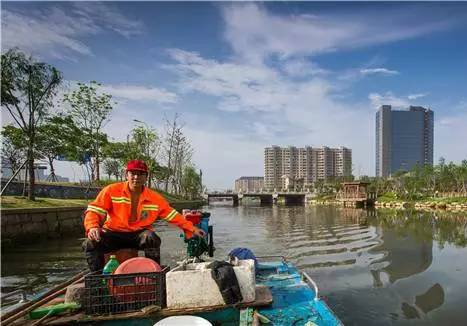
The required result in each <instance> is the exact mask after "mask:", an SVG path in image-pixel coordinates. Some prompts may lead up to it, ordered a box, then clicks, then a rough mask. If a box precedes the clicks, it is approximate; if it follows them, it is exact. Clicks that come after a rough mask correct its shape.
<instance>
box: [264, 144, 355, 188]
mask: <svg viewBox="0 0 467 326" xmlns="http://www.w3.org/2000/svg"><path fill="white" fill-rule="evenodd" d="M351 174H352V150H351V149H348V148H346V147H340V148H329V147H326V146H324V147H321V148H314V147H311V146H307V147H305V148H297V147H294V146H289V147H279V146H272V147H267V148H265V149H264V187H265V189H269V190H273V189H285V187H286V184H289V183H290V180H296V181H299V183H300V184H303V185H304V186H305V187H306V186H310V185H312V184H313V182H315V181H317V180H326V179H328V178H331V177H343V176H350V175H351Z"/></svg>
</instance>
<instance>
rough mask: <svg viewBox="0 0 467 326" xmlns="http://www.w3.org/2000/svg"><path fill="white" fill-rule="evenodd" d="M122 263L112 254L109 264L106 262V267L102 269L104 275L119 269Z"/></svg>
mask: <svg viewBox="0 0 467 326" xmlns="http://www.w3.org/2000/svg"><path fill="white" fill-rule="evenodd" d="M118 265H120V263H119V262H118V260H117V258H116V257H115V255H111V256H110V259H109V261H108V262H107V264H105V266H104V269H103V270H102V274H103V275H111V274H112V273H113V272H115V270H116V269H117V267H118Z"/></svg>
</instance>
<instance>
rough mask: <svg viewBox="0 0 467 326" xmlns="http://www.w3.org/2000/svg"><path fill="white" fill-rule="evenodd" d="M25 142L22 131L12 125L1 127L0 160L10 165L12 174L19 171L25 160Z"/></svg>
mask: <svg viewBox="0 0 467 326" xmlns="http://www.w3.org/2000/svg"><path fill="white" fill-rule="evenodd" d="M26 144H27V142H26V140H25V135H24V133H23V131H22V130H21V129H20V128H16V127H14V126H12V125H8V126H5V127H3V130H2V159H4V160H7V161H8V163H10V167H11V170H12V172H13V173H14V172H16V171H17V170H18V169H20V167H21V165H22V164H23V163H24V161H25V160H26V153H27V147H26Z"/></svg>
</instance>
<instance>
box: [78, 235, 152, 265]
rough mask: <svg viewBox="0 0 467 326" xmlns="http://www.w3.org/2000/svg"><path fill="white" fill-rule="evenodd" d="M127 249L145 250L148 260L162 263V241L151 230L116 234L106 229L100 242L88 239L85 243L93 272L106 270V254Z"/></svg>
mask: <svg viewBox="0 0 467 326" xmlns="http://www.w3.org/2000/svg"><path fill="white" fill-rule="evenodd" d="M126 248H131V249H137V250H144V254H145V256H146V257H147V258H150V259H152V260H154V261H155V262H157V263H158V264H159V265H160V263H161V249H160V248H161V239H160V238H159V236H158V235H157V234H156V233H154V232H153V231H150V230H141V231H137V232H115V231H109V230H105V229H104V231H103V232H102V233H101V239H100V241H94V240H90V239H86V240H84V242H83V249H84V252H85V256H86V261H87V263H88V265H89V269H90V270H91V271H92V272H95V271H100V270H102V269H103V268H104V254H107V253H109V252H112V251H115V250H118V249H126Z"/></svg>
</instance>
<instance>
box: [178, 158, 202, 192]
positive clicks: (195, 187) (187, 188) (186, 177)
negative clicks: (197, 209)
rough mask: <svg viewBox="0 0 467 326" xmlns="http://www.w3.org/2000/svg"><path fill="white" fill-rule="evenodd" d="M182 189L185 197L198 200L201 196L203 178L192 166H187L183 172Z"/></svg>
mask: <svg viewBox="0 0 467 326" xmlns="http://www.w3.org/2000/svg"><path fill="white" fill-rule="evenodd" d="M181 189H182V193H183V195H184V197H186V198H189V199H194V198H198V197H200V195H201V190H202V189H201V177H200V175H199V174H198V173H196V170H195V168H194V167H192V166H186V167H185V168H184V170H183V177H182V180H181Z"/></svg>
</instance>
